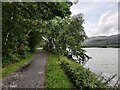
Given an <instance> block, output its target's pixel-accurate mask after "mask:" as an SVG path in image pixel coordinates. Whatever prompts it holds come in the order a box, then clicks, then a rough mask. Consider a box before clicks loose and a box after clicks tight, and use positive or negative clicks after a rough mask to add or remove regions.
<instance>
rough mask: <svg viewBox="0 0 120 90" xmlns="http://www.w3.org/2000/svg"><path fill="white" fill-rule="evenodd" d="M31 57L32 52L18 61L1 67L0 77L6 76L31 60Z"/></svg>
mask: <svg viewBox="0 0 120 90" xmlns="http://www.w3.org/2000/svg"><path fill="white" fill-rule="evenodd" d="M32 58H33V54H29V55H28V57H26V58H24V59H21V60H20V61H19V62H17V63H14V64H10V65H8V66H7V67H4V68H2V78H4V77H6V76H8V75H9V74H11V73H12V72H14V71H16V70H18V69H19V68H21V67H23V66H24V65H25V64H26V63H28V62H29V61H30V60H32Z"/></svg>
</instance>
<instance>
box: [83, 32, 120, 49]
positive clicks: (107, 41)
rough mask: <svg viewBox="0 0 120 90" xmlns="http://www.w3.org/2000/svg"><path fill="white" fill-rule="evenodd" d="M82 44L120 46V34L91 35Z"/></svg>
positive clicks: (89, 45)
mask: <svg viewBox="0 0 120 90" xmlns="http://www.w3.org/2000/svg"><path fill="white" fill-rule="evenodd" d="M82 45H83V46H85V47H120V34H117V35H111V36H96V37H90V38H89V39H86V40H85V41H84V42H83V43H82Z"/></svg>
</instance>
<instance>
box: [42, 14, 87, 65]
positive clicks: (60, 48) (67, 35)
mask: <svg viewBox="0 0 120 90" xmlns="http://www.w3.org/2000/svg"><path fill="white" fill-rule="evenodd" d="M83 23H84V19H83V15H82V14H78V15H76V16H73V17H72V18H70V17H65V18H63V19H62V18H60V17H55V18H54V19H52V20H50V21H49V22H46V26H45V27H46V33H45V35H44V38H45V39H46V44H45V47H44V49H45V50H47V51H49V52H53V53H57V54H61V55H66V54H67V55H68V53H71V54H72V55H74V56H76V57H77V58H78V59H79V61H80V63H84V62H85V61H86V59H88V58H89V57H88V56H87V55H86V54H85V51H84V50H83V49H82V46H81V43H82V42H83V41H84V40H85V39H86V38H87V36H86V34H85V32H84V27H83ZM47 26H48V27H47Z"/></svg>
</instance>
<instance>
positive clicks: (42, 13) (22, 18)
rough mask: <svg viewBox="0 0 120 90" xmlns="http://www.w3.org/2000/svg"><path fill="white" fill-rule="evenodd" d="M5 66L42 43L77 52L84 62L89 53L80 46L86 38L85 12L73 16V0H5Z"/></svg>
mask: <svg viewBox="0 0 120 90" xmlns="http://www.w3.org/2000/svg"><path fill="white" fill-rule="evenodd" d="M2 5H3V10H2V16H3V18H2V25H3V26H2V27H3V32H2V34H3V37H2V43H3V45H2V48H3V49H2V54H3V66H5V65H8V64H9V63H15V62H17V61H19V60H20V59H19V58H24V57H26V56H27V55H28V52H34V51H35V49H36V46H37V45H39V44H40V43H42V45H43V47H44V49H45V50H46V51H49V52H52V53H56V54H59V55H68V54H69V53H70V54H71V55H75V56H76V57H77V58H78V59H79V61H80V62H81V63H83V62H84V61H85V60H86V59H88V58H89V57H88V56H87V55H86V54H85V51H84V50H83V49H81V43H82V42H83V41H84V40H85V38H86V35H85V32H84V27H83V23H84V19H83V15H82V14H78V15H75V16H73V17H70V14H71V12H70V11H69V9H70V6H71V3H68V2H63V3H57V2H42V3H41V2H39V3H38V2H36V3H35V2H31V3H29V2H26V3H25V2H21V3H20V2H16V3H15V2H14V3H13V2H12V3H8V2H5V3H3V4H2Z"/></svg>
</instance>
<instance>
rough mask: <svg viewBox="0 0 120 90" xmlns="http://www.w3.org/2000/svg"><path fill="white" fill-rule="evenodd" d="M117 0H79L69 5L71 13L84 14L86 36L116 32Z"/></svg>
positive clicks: (107, 34) (113, 33) (108, 34)
mask: <svg viewBox="0 0 120 90" xmlns="http://www.w3.org/2000/svg"><path fill="white" fill-rule="evenodd" d="M118 1H119V0H114V2H113V1H112V0H109V2H108V0H101V1H99V0H90V1H89V0H84V1H83V0H79V1H78V3H77V4H74V5H72V6H71V8H70V10H71V12H72V15H71V16H73V15H77V14H79V13H82V14H84V19H85V23H84V25H83V26H84V30H85V32H86V34H87V36H88V37H92V36H104V35H105V36H110V35H115V34H118Z"/></svg>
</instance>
